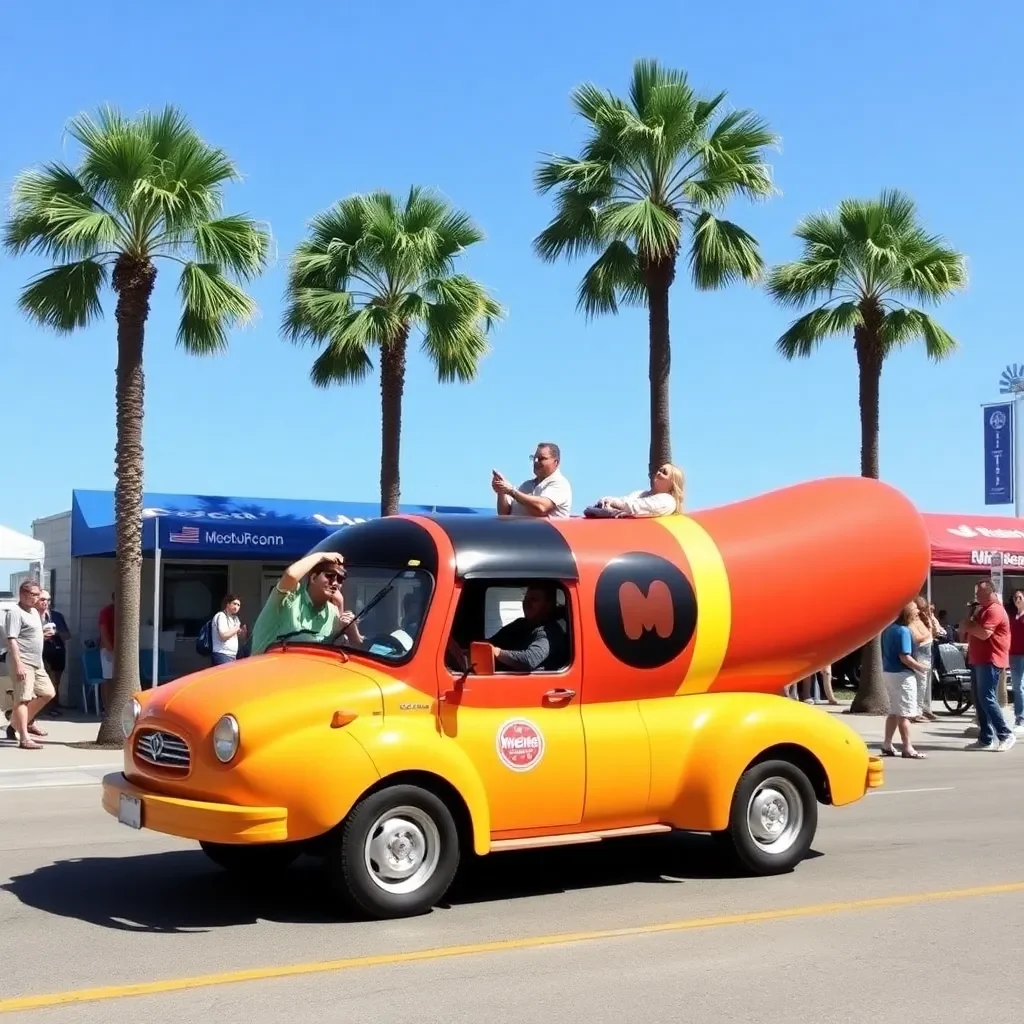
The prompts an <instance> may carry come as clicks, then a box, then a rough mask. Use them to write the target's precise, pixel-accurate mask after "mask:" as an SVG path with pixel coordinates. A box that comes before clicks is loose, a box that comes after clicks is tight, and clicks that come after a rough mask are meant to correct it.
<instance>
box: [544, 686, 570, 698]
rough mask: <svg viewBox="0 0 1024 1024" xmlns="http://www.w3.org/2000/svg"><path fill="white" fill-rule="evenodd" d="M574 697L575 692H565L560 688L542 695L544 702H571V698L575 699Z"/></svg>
mask: <svg viewBox="0 0 1024 1024" xmlns="http://www.w3.org/2000/svg"><path fill="white" fill-rule="evenodd" d="M575 696H576V691H575V690H565V689H562V688H561V687H558V688H557V689H554V690H548V692H547V693H545V694H544V699H545V700H572V699H573V697H575Z"/></svg>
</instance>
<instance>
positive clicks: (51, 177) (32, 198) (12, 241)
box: [3, 164, 121, 262]
mask: <svg viewBox="0 0 1024 1024" xmlns="http://www.w3.org/2000/svg"><path fill="white" fill-rule="evenodd" d="M120 237H121V229H120V225H119V224H118V222H117V219H116V218H115V217H114V216H113V215H112V214H111V213H109V212H108V211H107V210H105V209H104V208H103V206H101V205H100V204H99V203H98V202H97V201H96V200H95V198H94V197H93V196H91V195H90V194H89V193H88V191H87V190H86V188H85V186H84V184H83V183H82V181H81V180H80V179H79V177H78V175H77V174H75V172H74V171H73V170H72V169H71V168H70V167H66V166H65V165H63V164H47V165H45V166H44V167H42V168H41V169H39V170H33V171H26V172H24V173H23V174H21V175H19V177H18V178H17V179H16V181H15V184H14V188H13V190H12V193H11V216H10V219H9V220H8V221H7V223H6V224H5V226H4V236H3V243H4V247H5V248H6V249H7V250H8V251H9V252H10V253H11V254H12V255H20V254H21V253H24V252H33V253H35V254H37V255H40V256H44V257H47V258H49V259H55V260H61V261H67V262H71V261H74V260H78V259H87V258H91V257H94V256H96V255H97V254H99V253H101V252H105V251H109V250H111V249H112V248H113V247H115V246H116V245H117V244H118V242H119V240H120Z"/></svg>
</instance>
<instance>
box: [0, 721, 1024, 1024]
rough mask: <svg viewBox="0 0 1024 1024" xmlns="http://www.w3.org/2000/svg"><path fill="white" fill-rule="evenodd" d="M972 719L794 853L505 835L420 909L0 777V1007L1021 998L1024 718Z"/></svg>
mask: <svg viewBox="0 0 1024 1024" xmlns="http://www.w3.org/2000/svg"><path fill="white" fill-rule="evenodd" d="M965 724H966V723H965V722H964V721H962V720H960V721H958V722H957V723H956V724H951V723H942V724H940V725H937V726H929V727H927V728H922V729H921V731H920V732H921V735H920V747H921V749H924V750H927V751H928V752H929V753H930V755H931V756H930V759H929V760H928V761H922V762H913V761H902V760H895V761H894V760H890V761H887V762H886V768H887V780H886V787H885V789H884V790H881V791H879V792H878V793H873V794H871V795H869V796H868V797H867V798H866V799H864V800H863V801H861V802H860V803H859V804H857V805H855V806H853V807H850V808H844V809H831V808H823V809H822V814H821V823H820V828H819V832H818V839H817V842H816V843H815V847H814V851H813V856H812V857H811V858H810V859H809V860H807V861H805V862H804V864H802V865H801V866H800V867H799V869H798V870H797V871H796V872H794V873H793V874H790V875H786V876H782V877H778V878H767V879H765V878H760V879H755V878H735V877H728V876H724V875H723V871H722V869H721V866H720V865H719V864H718V863H717V861H716V859H715V856H714V854H713V851H712V847H711V844H710V842H709V841H708V840H707V839H706V838H705V837H699V836H693V837H676V836H669V837H662V836H658V837H650V838H645V839H637V840H619V841H617V842H615V843H608V844H603V845H601V846H592V847H576V848H571V847H570V848H564V849H561V850H557V851H551V852H545V851H530V852H524V853H519V854H503V855H501V856H496V857H493V858H489V859H488V860H486V861H483V862H481V863H479V864H478V865H475V866H474V868H473V869H472V870H471V871H469V872H467V873H466V875H465V876H464V877H463V878H461V879H460V880H459V881H458V883H457V886H456V889H455V890H454V891H453V892H452V893H451V901H450V904H449V905H447V906H446V907H444V908H443V909H438V910H436V911H434V912H433V913H432V914H430V915H428V916H425V917H422V918H416V919H413V920H408V921H402V922H384V923H362V922H361V923H353V922H345V921H339V920H338V919H337V916H336V913H335V912H334V910H333V908H332V906H331V904H330V901H329V898H328V895H327V893H326V891H325V889H324V887H323V885H322V882H321V878H320V874H319V870H318V868H317V866H316V864H315V863H313V862H309V863H308V864H307V863H302V864H299V865H297V866H296V868H295V869H293V870H292V871H290V872H288V873H287V874H286V875H285V876H283V877H282V878H281V879H279V880H277V881H275V882H273V883H268V884H267V886H266V887H264V888H262V889H259V890H246V889H243V888H239V887H237V886H236V885H235V884H233V883H232V882H231V881H229V880H228V879H227V877H226V876H225V875H224V874H223V873H222V872H220V871H219V870H218V869H216V868H215V867H213V866H212V865H211V864H209V863H208V862H207V861H206V859H205V857H204V856H203V855H202V854H201V853H200V852H198V850H197V849H196V848H194V847H192V846H191V845H190V844H188V843H183V842H178V841H174V840H166V839H163V838H160V837H157V836H153V835H151V834H148V833H141V834H138V833H134V832H131V831H129V830H128V829H126V828H124V827H122V826H119V825H118V824H117V823H116V822H114V821H113V820H112V819H110V818H108V817H107V816H106V815H104V814H103V813H102V812H101V811H100V809H99V805H98V802H99V791H98V789H97V788H96V787H95V786H94V785H89V784H80V785H73V786H67V787H61V786H48V787H41V788H32V789H23V790H15V789H9V790H3V791H0V823H2V824H0V953H2V956H0V1014H2V1013H10V1014H11V1016H10V1019H11V1020H21V1019H24V1020H26V1021H28V1020H32V1021H38V1022H39V1024H58V1022H60V1024H64V1022H67V1024H70V1022H75V1024H92V1022H101V1021H102V1022H104V1024H119V1022H121V1021H126V1022H127V1021H132V1022H135V1021H137V1020H138V1019H140V1018H144V1017H153V1016H158V1017H160V1018H161V1019H164V1018H166V1019H173V1020H174V1021H175V1024H189V1022H191V1021H199V1020H202V1021H204V1022H208V1021H210V1020H216V1021H217V1022H218V1024H235V1022H243V1021H244V1022H246V1024H252V1021H254V1020H258V1021H259V1022H260V1024H278V1022H293V1021H295V1022H297V1021H318V1020H323V1021H330V1022H332V1024H335V1022H344V1021H367V1020H381V1019H387V1018H390V1017H393V1016H398V1017H402V1018H412V1019H415V1020H416V1021H418V1022H420V1024H428V1022H433V1021H447V1022H462V1021H466V1022H470V1021H472V1022H478V1024H479V1022H488V1021H502V1022H505V1021H508V1020H515V1021H516V1022H517V1024H520V1022H522V1024H526V1022H533V1021H538V1022H540V1021H544V1022H550V1021H554V1020H561V1019H566V1020H568V1019H571V1018H577V1017H580V1016H583V1017H585V1018H586V1019H588V1020H590V1021H594V1022H602V1021H622V1020H639V1019H661V1020H688V1019H702V1018H703V1019H712V1020H715V1021H716V1022H717V1021H732V1020H736V1021H739V1020H742V1021H744V1022H749V1021H756V1022H758V1024H772V1022H776V1021H779V1022H782V1021H785V1022H787V1024H791V1022H792V1021H793V1020H816V1021H819V1022H828V1021H855V1022H860V1021H864V1022H869V1021H870V1022H875V1021H878V1020H881V1019H893V1020H899V1021H900V1022H901V1024H915V1022H926V1021H927V1022H928V1024H932V1022H934V1021H935V1020H955V1021H957V1022H958V1024H959V1022H971V1021H983V1020H984V1021H986V1022H989V1021H992V1020H1008V1019H1011V1017H1015V1016H1019V1014H1020V1009H1021V1007H1022V1004H1024V1000H1022V999H1021V996H1020V994H1019V989H1020V985H1019V978H1018V977H1017V975H1018V973H1019V969H1018V965H1019V964H1020V963H1021V961H1022V957H1024V939H1022V938H1021V932H1020V929H1019V927H1018V923H1019V922H1020V921H1021V920H1022V919H1024V815H1021V813H1020V811H1019V806H1020V799H1021V793H1022V788H1021V787H1022V786H1024V743H1021V744H1020V746H1019V747H1018V748H1016V749H1014V750H1012V751H1010V752H1008V753H1006V754H970V753H966V752H963V751H962V750H960V749H958V748H959V747H960V746H962V744H963V743H965V742H966V740H964V739H963V738H962V737H961V735H960V733H961V732H962V730H963V727H964V725H965ZM874 726H875V723H873V722H871V723H863V727H865V728H867V729H873V728H874ZM965 890H966V891H965ZM621 930H625V934H623V933H622V931H621ZM610 931H612V932H614V931H619V932H620V933H619V934H612V935H609V934H608V932H610ZM566 933H587V934H583V935H578V934H577V936H576V939H575V941H572V942H565V941H564V940H563V939H562V938H560V937H561V936H564V935H565V934H566ZM496 945H497V948H495V947H496ZM453 947H456V948H453ZM997 950H998V955H996V954H995V951H997ZM421 951H432V952H428V953H421ZM409 954H416V956H410V955H409ZM366 958H373V959H372V960H370V961H369V962H367V959H366ZM353 960H354V961H356V962H355V963H352V961H353ZM337 961H342V963H337ZM238 971H246V972H249V973H247V974H246V975H245V976H244V977H243V978H242V979H238V978H231V977H230V972H238ZM275 973H277V974H278V975H283V976H276V977H275V976H273V975H274V974H275ZM225 975H229V976H228V977H225ZM200 976H205V981H197V980H196V979H197V978H199V977H200ZM136 983H143V984H144V985H148V988H146V989H144V990H143V991H144V994H141V995H138V994H132V990H131V989H126V988H125V986H131V985H133V984H136ZM176 985H181V986H183V987H182V988H181V989H180V990H177V991H174V990H173V989H174V987H175V986H176ZM184 986H187V987H184ZM96 989H102V990H103V991H100V992H95V991H93V992H92V993H91V996H90V999H89V1000H88V1001H80V1002H64V1003H61V1002H60V1000H62V999H78V998H79V997H80V996H81V995H82V994H83V993H86V990H96ZM169 989H171V990H169ZM37 996H38V997H41V998H40V999H39V1001H38V1002H39V1004H40V1005H38V1006H37V1007H34V1008H24V1007H25V1005H26V1004H25V1003H24V1002H22V1001H21V1000H23V999H25V998H28V997H37Z"/></svg>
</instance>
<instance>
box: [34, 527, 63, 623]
mask: <svg viewBox="0 0 1024 1024" xmlns="http://www.w3.org/2000/svg"><path fill="white" fill-rule="evenodd" d="M32 536H33V537H35V539H36V540H41V541H42V542H43V543H44V544H45V545H46V562H45V563H44V566H43V576H44V578H43V580H42V581H41V582H42V584H43V586H44V587H46V588H47V589H48V590H49V591H50V597H51V598H52V599H53V607H54V608H56V609H57V611H59V612H60V613H61V615H63V616H64V618H65V619H67V620H68V626H69V627H70V625H71V575H72V573H71V513H70V512H61V513H59V514H58V515H55V516H47V517H46V518H45V519H37V520H35V522H33V524H32Z"/></svg>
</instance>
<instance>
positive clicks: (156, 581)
mask: <svg viewBox="0 0 1024 1024" xmlns="http://www.w3.org/2000/svg"><path fill="white" fill-rule="evenodd" d="M159 670H160V517H159V516H154V518H153V676H152V682H151V683H150V686H151V687H152V688H153V689H156V687H157V685H158V682H159V679H160V671H159Z"/></svg>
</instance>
